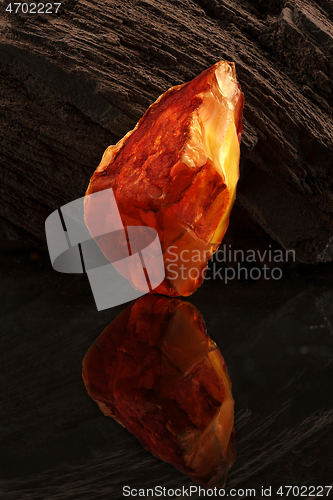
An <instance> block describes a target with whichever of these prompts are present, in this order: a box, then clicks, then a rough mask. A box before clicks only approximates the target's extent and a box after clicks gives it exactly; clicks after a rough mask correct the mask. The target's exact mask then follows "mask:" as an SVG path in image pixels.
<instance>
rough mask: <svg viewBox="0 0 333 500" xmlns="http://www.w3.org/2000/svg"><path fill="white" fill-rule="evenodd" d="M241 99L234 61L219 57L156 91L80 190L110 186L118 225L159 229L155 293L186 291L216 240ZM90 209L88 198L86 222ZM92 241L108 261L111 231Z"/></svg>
mask: <svg viewBox="0 0 333 500" xmlns="http://www.w3.org/2000/svg"><path fill="white" fill-rule="evenodd" d="M243 105H244V97H243V94H242V92H241V90H240V86H239V84H238V82H237V78H236V71H235V65H234V63H229V62H227V61H220V62H218V63H216V64H214V66H212V67H211V68H209V69H207V70H205V71H204V72H203V73H202V74H201V75H199V76H197V77H196V78H194V80H192V81H190V82H189V83H185V84H183V85H178V86H176V87H172V88H171V89H169V90H168V91H167V92H165V93H164V94H163V95H161V96H160V97H159V98H158V99H157V101H156V102H155V103H154V104H152V105H151V106H150V107H149V108H148V110H147V111H146V113H145V114H144V116H143V117H142V118H141V120H140V121H139V122H138V124H137V125H136V127H135V128H134V130H132V131H130V132H129V133H128V134H126V136H125V137H124V138H123V139H121V140H120V141H119V142H118V143H117V144H116V145H115V146H110V147H108V148H107V150H106V151H105V153H104V156H103V158H102V161H101V163H100V165H99V166H98V168H97V169H96V171H95V173H94V174H93V176H92V178H91V181H90V184H89V187H88V189H87V192H86V194H87V195H88V194H92V193H95V192H98V191H101V190H104V189H107V188H112V189H113V191H114V194H115V198H116V201H117V204H118V208H119V210H120V214H121V218H122V222H123V224H124V225H125V226H137V225H142V226H150V227H153V228H155V229H156V230H157V231H158V234H159V238H160V241H161V245H162V251H163V257H164V262H165V268H166V277H165V279H164V281H163V283H162V284H161V285H159V286H158V287H157V288H156V289H155V292H158V293H162V294H166V295H170V296H177V295H184V296H186V295H190V294H191V293H193V292H194V291H195V290H196V289H197V288H198V287H199V286H200V284H201V283H202V281H203V278H204V274H205V267H206V264H207V261H208V260H209V259H210V257H211V255H212V254H213V253H214V252H215V251H216V250H217V248H218V246H219V244H220V243H221V241H222V238H223V236H224V234H225V231H226V230H227V227H228V222H229V215H230V211H231V208H232V205H233V202H234V200H235V195H236V185H237V181H238V177H239V143H240V137H241V133H242V110H243ZM97 213H98V217H100V211H99V209H96V207H95V206H94V201H93V199H90V198H87V202H86V204H85V221H86V224H87V226H88V228H89V227H92V226H93V225H94V224H95V223H96V217H97V215H96V214H97ZM107 216H108V211H107V207H106V210H105V217H107ZM97 242H98V245H99V246H100V248H101V250H102V251H103V253H104V254H105V255H106V257H107V258H108V259H109V260H110V261H111V262H113V261H114V260H115V255H114V253H115V249H114V245H113V243H112V234H109V235H104V236H101V237H99V238H98V239H97ZM184 250H186V251H189V252H190V255H194V252H198V253H195V257H196V258H195V260H192V259H190V260H189V261H188V259H187V258H186V259H183V255H184V254H183V253H182V252H183V251H184ZM187 255H188V254H187ZM181 266H183V269H182V270H181V269H180V268H181ZM134 281H135V280H134Z"/></svg>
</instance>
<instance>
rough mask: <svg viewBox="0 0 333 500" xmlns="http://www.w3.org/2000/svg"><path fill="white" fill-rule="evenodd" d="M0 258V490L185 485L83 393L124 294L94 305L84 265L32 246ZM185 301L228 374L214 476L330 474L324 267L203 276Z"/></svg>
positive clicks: (288, 478) (329, 343) (315, 481)
mask: <svg viewBox="0 0 333 500" xmlns="http://www.w3.org/2000/svg"><path fill="white" fill-rule="evenodd" d="M0 265H1V276H2V280H1V310H2V319H1V322H2V326H1V335H0V357H1V372H0V384H1V393H0V394H1V395H0V399H1V405H0V440H1V449H0V477H1V481H0V492H1V498H5V499H7V498H8V499H17V498H31V499H39V498H40V499H45V498H52V499H58V498H59V499H60V498H73V499H74V498H75V499H76V498H80V499H91V498H103V499H104V498H105V499H109V498H110V497H112V498H122V494H123V492H122V488H123V486H125V485H129V486H130V487H131V488H148V487H150V488H153V487H155V486H157V485H161V486H165V487H170V488H171V487H174V488H175V487H179V486H183V485H184V486H186V485H193V484H195V483H193V482H192V480H191V479H189V478H188V477H187V476H185V475H183V474H181V473H180V472H179V471H177V470H176V469H175V468H173V467H172V466H171V465H169V464H166V463H164V462H162V461H160V460H159V459H157V458H156V457H154V456H153V455H151V454H150V453H149V452H148V451H146V450H145V449H143V448H142V446H141V445H140V444H139V442H138V441H137V440H136V439H135V438H134V437H133V436H132V435H131V434H130V433H129V432H128V431H127V430H126V429H124V428H122V427H121V426H120V425H119V424H118V423H117V422H115V421H113V420H112V419H110V418H106V417H105V416H104V415H103V414H102V413H101V412H100V410H99V408H98V407H97V405H96V404H95V403H94V402H93V401H92V400H91V399H90V398H89V397H88V396H87V393H86V390H85V387H84V385H83V383H82V379H81V370H82V360H83V358H84V355H85V354H86V352H87V350H88V349H89V347H90V346H91V345H92V343H93V342H94V341H95V340H96V339H97V337H98V335H99V334H100V333H101V332H102V330H103V329H104V328H105V327H106V326H107V325H108V324H109V323H110V321H112V320H113V319H114V318H115V317H116V316H117V315H118V314H119V313H120V312H121V311H122V310H123V309H125V307H126V305H124V306H119V307H116V308H114V309H111V310H106V311H101V312H98V311H97V310H96V308H95V304H94V302H93V297H92V295H91V291H90V288H89V284H88V281H87V278H86V276H83V275H76V276H75V275H61V274H59V273H55V272H54V271H53V270H52V268H51V265H50V263H49V260H48V256H47V254H46V253H43V252H31V251H30V250H29V251H21V250H17V251H14V250H13V249H11V250H10V251H8V252H7V253H3V254H2V258H1V264H0ZM186 300H187V301H189V302H191V303H192V304H194V305H195V306H196V307H197V308H198V309H199V310H200V312H201V314H202V315H203V317H204V319H205V322H206V326H207V330H208V333H209V336H210V337H211V338H212V340H213V341H214V342H216V344H217V346H218V347H219V349H220V350H221V352H222V354H223V357H224V359H225V361H226V363H227V366H228V373H229V375H230V378H231V380H232V384H233V397H234V399H235V425H236V431H237V433H236V444H237V458H236V462H235V464H234V466H233V468H232V469H231V471H230V473H229V476H228V480H227V486H226V488H227V489H228V488H229V489H230V488H255V489H256V491H257V492H259V491H260V488H261V486H265V487H269V486H272V488H273V489H275V491H276V490H277V488H278V487H279V486H281V485H298V486H301V485H308V486H309V485H314V486H317V485H328V484H330V481H331V478H332V468H333V459H332V447H333V432H332V430H333V368H332V366H333V364H332V359H333V272H332V266H330V265H325V266H305V265H298V266H291V267H290V268H289V267H288V268H285V269H284V270H283V277H282V278H281V279H280V280H274V281H273V280H258V281H245V280H243V281H238V280H232V281H230V282H229V283H228V284H227V285H226V284H225V283H223V282H221V281H218V280H210V281H205V282H204V284H203V285H202V287H201V288H200V289H199V290H198V291H197V292H196V293H195V294H194V295H193V296H191V297H188V298H186ZM272 496H273V495H272ZM257 497H258V498H260V497H261V496H260V495H259V494H257ZM192 498H196V497H195V495H194V496H193V497H192ZM236 498H237V497H236Z"/></svg>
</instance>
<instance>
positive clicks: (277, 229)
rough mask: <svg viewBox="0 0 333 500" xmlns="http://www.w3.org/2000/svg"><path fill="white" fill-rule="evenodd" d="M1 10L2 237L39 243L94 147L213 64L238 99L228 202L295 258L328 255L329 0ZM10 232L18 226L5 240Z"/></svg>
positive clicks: (332, 203)
mask: <svg viewBox="0 0 333 500" xmlns="http://www.w3.org/2000/svg"><path fill="white" fill-rule="evenodd" d="M7 3H8V2H7V1H6V2H4V3H3V4H2V5H1V10H2V12H1V22H0V73H1V78H0V86H1V95H2V100H1V114H0V120H1V122H0V123H1V128H0V141H1V144H0V148H1V156H0V166H1V171H0V178H1V185H0V189H1V194H0V210H1V216H2V222H1V228H2V233H3V234H4V235H5V236H6V237H7V238H14V237H18V236H20V237H21V236H22V235H23V234H24V237H35V238H38V239H41V240H42V239H44V238H45V236H44V220H45V217H46V216H47V215H48V214H49V213H50V212H51V211H52V210H54V209H55V208H57V207H58V206H60V205H62V204H64V203H66V202H69V201H71V200H73V199H74V198H76V197H79V196H82V195H83V194H84V192H85V189H86V187H87V185H88V182H89V178H90V176H91V174H92V173H93V171H94V170H95V168H96V166H97V164H98V163H99V160H100V157H101V155H102V153H103V151H104V149H105V148H106V147H107V146H108V145H109V144H112V143H115V142H116V141H117V140H118V139H119V138H121V137H122V136H123V135H124V134H125V133H126V132H127V131H128V130H130V129H131V128H133V126H134V125H135V123H136V122H137V120H138V119H139V118H140V117H141V115H142V114H143V113H144V111H145V110H146V108H147V107H148V106H149V105H150V104H151V103H152V102H153V101H154V100H155V99H156V98H157V97H158V96H159V95H160V94H161V93H162V92H164V91H165V90H166V89H168V88H169V87H170V86H172V85H175V84H179V83H183V82H185V81H188V80H190V79H192V78H193V77H195V76H196V75H197V74H199V73H200V72H201V71H203V70H204V69H205V68H207V67H208V66H210V65H212V64H213V63H215V62H216V61H218V60H221V59H227V60H232V61H235V62H236V67H237V73H238V78H239V81H240V83H241V85H242V90H243V92H244V94H245V99H246V106H245V111H244V135H243V143H242V150H241V153H242V155H241V182H240V184H239V189H238V198H237V203H238V204H239V205H240V206H241V207H242V209H243V210H244V209H245V211H246V212H247V214H249V216H250V218H251V219H252V220H254V221H255V222H256V223H257V224H259V225H260V226H261V227H262V228H263V229H264V230H265V231H266V233H268V234H269V235H270V236H271V237H272V238H274V239H275V240H276V241H278V242H279V243H280V244H281V245H282V246H284V247H285V248H294V249H295V250H296V252H297V257H298V259H299V260H301V261H308V262H309V261H310V262H316V261H330V260H332V258H333V224H332V222H333V221H332V218H333V194H332V187H333V168H332V152H333V144H332V143H333V123H332V104H333V93H332V75H333V4H332V2H331V1H330V0H318V1H316V2H315V1H314V0H313V1H303V0H295V1H293V2H285V1H283V0H274V1H273V0H271V1H269V0H268V1H266V0H249V1H240V0H196V1H195V0H170V1H168V2H165V1H162V0H132V1H130V2H123V1H120V0H112V1H111V2H110V1H107V0H99V1H97V0H82V1H80V2H78V1H75V0H67V1H66V0H65V1H64V2H63V3H62V5H61V9H60V11H59V14H57V15H40V16H35V15H15V14H9V13H6V12H5V7H6V5H7ZM18 228H20V229H18Z"/></svg>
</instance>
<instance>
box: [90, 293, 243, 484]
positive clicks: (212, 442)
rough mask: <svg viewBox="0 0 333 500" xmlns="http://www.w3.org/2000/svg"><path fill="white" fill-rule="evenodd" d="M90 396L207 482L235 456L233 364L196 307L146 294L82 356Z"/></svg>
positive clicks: (219, 477)
mask: <svg viewBox="0 0 333 500" xmlns="http://www.w3.org/2000/svg"><path fill="white" fill-rule="evenodd" d="M83 380H84V383H85V386H86V388H87V391H88V394H89V396H90V397H91V398H92V399H93V400H94V401H96V403H97V404H98V405H99V407H100V409H101V410H102V412H103V413H104V414H105V415H108V416H110V417H113V418H114V419H116V420H117V421H118V422H119V423H120V424H122V425H123V426H125V427H126V428H127V429H128V430H129V431H130V432H131V433H132V434H134V436H135V437H136V438H137V439H138V440H139V441H140V442H141V444H142V445H143V446H144V447H145V448H147V449H148V450H150V451H151V452H152V453H154V454H155V455H156V456H157V457H159V458H161V459H162V460H164V461H166V462H168V463H170V464H172V465H174V466H175V467H176V468H177V469H179V470H180V471H181V472H183V473H184V474H187V475H189V476H190V477H191V478H192V479H194V480H195V481H197V482H198V483H199V484H201V485H203V486H206V487H214V486H223V485H224V484H225V480H226V476H227V473H228V470H229V468H230V467H231V466H232V464H233V462H234V460H235V449H234V434H235V433H234V400H233V397H232V393H231V382H230V380H229V377H228V375H227V370H226V365H225V362H224V359H223V357H222V356H221V353H220V351H219V349H218V348H217V346H216V344H215V343H214V342H213V341H212V340H211V339H210V338H209V337H208V335H207V333H206V329H205V323H204V320H203V318H202V316H201V314H200V313H199V311H198V310H197V309H196V307H194V306H193V305H192V304H190V303H188V302H182V301H181V300H179V299H170V298H166V297H161V296H159V295H147V296H145V297H142V298H140V299H139V300H137V301H136V302H135V303H134V304H132V305H130V306H129V307H128V308H127V309H125V310H124V311H123V312H122V313H121V314H119V316H118V317H117V318H116V319H115V320H114V321H113V322H112V323H111V324H110V325H109V326H108V327H107V328H106V329H105V330H104V331H103V332H102V334H101V335H100V336H99V338H98V339H97V341H96V342H95V343H94V344H93V345H92V347H91V348H90V349H89V351H88V353H87V354H86V356H85V358H84V361H83Z"/></svg>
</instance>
